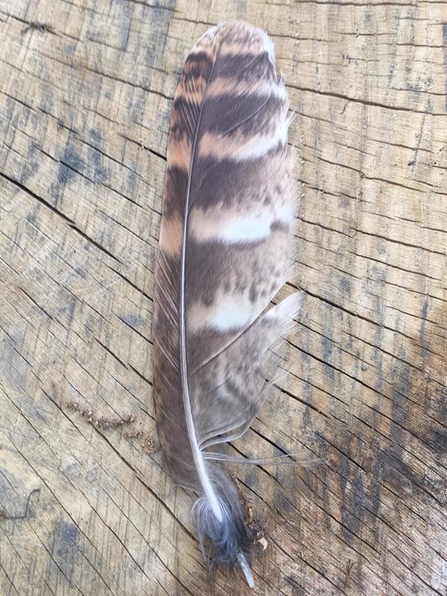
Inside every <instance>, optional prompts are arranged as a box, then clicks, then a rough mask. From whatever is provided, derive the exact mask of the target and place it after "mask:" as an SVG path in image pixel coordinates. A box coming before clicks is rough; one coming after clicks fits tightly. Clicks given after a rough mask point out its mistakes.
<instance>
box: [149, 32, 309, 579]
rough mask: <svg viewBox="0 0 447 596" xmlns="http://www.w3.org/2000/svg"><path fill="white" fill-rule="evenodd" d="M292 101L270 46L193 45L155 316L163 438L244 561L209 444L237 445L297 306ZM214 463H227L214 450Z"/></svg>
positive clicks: (199, 508) (224, 550)
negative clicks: (279, 297) (281, 296)
mask: <svg viewBox="0 0 447 596" xmlns="http://www.w3.org/2000/svg"><path fill="white" fill-rule="evenodd" d="M287 110H288V99H287V93H286V90H285V86H284V82H283V81H282V80H281V79H278V77H277V75H276V71H275V61H274V52H273V44H272V42H271V40H270V39H269V38H268V36H267V35H266V33H265V32H263V31H261V30H260V29H257V28H254V27H252V26H250V25H248V24H246V23H235V24H231V25H227V24H224V25H219V26H217V27H213V28H212V29H210V30H209V31H207V33H205V35H204V36H203V37H202V38H201V39H200V40H199V41H198V42H197V43H196V45H195V46H194V47H193V49H192V50H191V52H190V54H189V56H188V58H187V60H186V63H185V65H184V68H183V71H182V74H181V77H180V82H179V84H178V87H177V91H176V93H175V97H174V106H173V110H172V117H171V127H170V139H169V144H168V151H167V160H168V167H167V172H166V178H165V188H164V200H163V213H162V220H161V229H160V245H159V255H158V260H157V266H156V276H155V295H154V318H153V342H154V343H153V377H154V398H155V406H156V416H157V428H158V434H159V442H160V445H161V448H162V451H163V454H164V459H165V463H166V465H167V467H168V470H169V472H170V474H171V475H172V477H173V479H174V480H175V482H176V483H177V484H179V485H181V486H183V487H185V488H187V489H191V490H192V491H194V492H195V493H196V494H197V495H198V499H197V501H196V502H195V504H194V506H193V510H192V517H193V520H194V523H195V525H196V528H197V532H198V535H199V540H200V544H201V548H202V552H204V546H203V545H204V541H205V539H208V540H209V541H210V543H211V545H212V557H213V559H214V560H215V561H216V562H218V563H224V564H232V563H234V562H236V561H239V563H240V564H241V567H242V569H243V571H244V573H245V576H246V578H247V581H248V582H249V584H250V585H251V584H252V583H253V578H252V576H251V572H250V570H249V567H248V564H247V562H246V559H245V556H244V552H246V550H247V547H248V544H249V542H250V541H251V540H252V538H253V537H252V535H251V532H250V530H249V528H248V527H247V525H246V523H245V514H244V509H243V507H242V505H241V503H240V499H239V495H238V491H237V488H236V486H235V484H234V483H233V481H232V480H231V479H230V478H229V477H228V476H227V474H225V472H224V471H223V470H222V469H221V468H220V467H219V466H217V465H216V464H215V463H213V461H212V459H213V452H212V450H211V451H210V448H211V447H212V446H214V445H217V444H219V443H223V442H227V441H230V440H233V439H235V438H238V437H240V436H241V435H242V434H244V432H245V431H246V430H247V429H248V428H249V426H250V424H251V422H252V421H253V419H254V418H255V417H256V415H257V413H258V411H259V408H260V407H261V405H262V401H263V400H264V398H265V392H264V391H263V390H262V389H263V386H264V383H265V378H266V366H268V363H269V361H270V355H271V352H270V348H271V347H272V346H273V344H275V343H276V342H277V340H278V339H279V338H281V337H282V336H284V335H285V334H286V333H287V332H288V330H289V328H290V323H291V321H292V319H293V317H294V316H295V315H296V314H297V312H298V310H299V307H300V295H299V294H298V293H295V294H292V295H291V296H289V297H288V298H286V299H285V300H283V301H281V302H280V303H279V304H277V305H276V306H273V307H271V308H268V307H269V304H270V302H271V300H272V298H274V296H275V295H276V294H277V292H278V291H279V290H280V288H281V287H282V286H283V285H284V283H285V282H286V281H287V275H288V273H289V271H290V263H291V240H292V234H291V226H292V224H293V221H294V213H295V203H296V196H297V195H296V189H295V186H294V181H293V175H292V167H293V156H292V154H291V153H290V151H288V149H287V129H288V124H289V119H288V118H287ZM216 459H217V460H218V459H222V458H221V457H220V455H219V454H218V455H216Z"/></svg>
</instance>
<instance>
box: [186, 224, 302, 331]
mask: <svg viewBox="0 0 447 596" xmlns="http://www.w3.org/2000/svg"><path fill="white" fill-rule="evenodd" d="M289 248H290V236H289V233H288V231H286V232H283V231H281V230H276V231H272V232H271V234H270V236H269V237H268V239H266V240H264V241H263V242H259V243H257V244H256V245H253V244H240V245H226V244H223V243H207V244H198V243H196V242H194V241H193V240H192V239H190V241H189V250H188V255H187V259H188V261H187V265H188V267H189V271H190V276H189V279H188V286H187V323H188V325H190V326H191V327H190V329H191V330H194V332H195V333H197V332H198V331H199V329H200V328H202V327H206V326H207V324H209V322H210V317H213V316H215V315H216V313H217V312H219V306H220V305H221V303H222V301H225V300H226V299H231V300H234V302H235V304H236V303H237V302H239V304H240V307H241V308H242V305H244V308H246V309H247V313H248V312H253V313H255V312H256V310H257V309H259V310H261V311H262V310H263V309H264V308H265V307H266V306H267V303H268V300H269V299H270V297H273V296H272V294H273V293H276V291H278V290H279V288H280V287H281V285H282V284H283V283H284V278H283V275H284V272H283V271H282V270H281V269H280V268H278V267H277V263H278V261H279V262H281V261H282V260H283V258H284V255H285V254H288V251H289ZM199 264H200V266H199ZM270 280H273V281H270ZM255 281H256V284H257V288H258V297H257V298H258V299H257V301H256V302H252V300H251V297H252V296H251V297H250V287H251V286H252V284H253V283H254V282H255ZM227 288H228V290H227ZM272 288H273V289H272ZM262 291H267V292H268V298H267V299H266V298H264V297H262ZM204 294H206V295H207V301H208V302H209V300H210V297H211V296H212V297H213V300H212V303H211V307H206V306H205V304H204V301H203V298H202V297H203V295H204ZM189 317H191V319H189Z"/></svg>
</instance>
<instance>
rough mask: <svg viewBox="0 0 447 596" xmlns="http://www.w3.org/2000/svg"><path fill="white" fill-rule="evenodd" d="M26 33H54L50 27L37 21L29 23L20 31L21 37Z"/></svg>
mask: <svg viewBox="0 0 447 596" xmlns="http://www.w3.org/2000/svg"><path fill="white" fill-rule="evenodd" d="M28 31H38V32H39V33H53V34H56V31H55V30H54V29H53V27H52V26H51V25H48V24H47V23H38V22H37V21H31V22H30V23H29V24H28V25H27V26H26V27H24V28H23V29H22V35H25V33H27V32H28Z"/></svg>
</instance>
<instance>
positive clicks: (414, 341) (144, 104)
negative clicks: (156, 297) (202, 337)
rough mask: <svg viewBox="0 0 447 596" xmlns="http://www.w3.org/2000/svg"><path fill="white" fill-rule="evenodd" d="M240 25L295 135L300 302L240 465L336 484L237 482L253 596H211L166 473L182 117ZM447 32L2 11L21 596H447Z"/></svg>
mask: <svg viewBox="0 0 447 596" xmlns="http://www.w3.org/2000/svg"><path fill="white" fill-rule="evenodd" d="M150 2H153V4H152V5H151V4H150ZM234 18H240V19H244V20H247V21H250V22H251V23H253V24H256V25H259V26H261V27H264V28H265V29H267V30H268V32H269V33H270V35H271V37H272V38H273V41H274V42H275V45H276V53H277V65H278V70H279V71H280V72H281V73H282V74H283V75H284V77H285V80H286V84H287V88H288V90H289V95H290V99H291V109H292V110H294V112H295V119H294V120H293V123H292V126H291V132H290V143H291V144H292V145H294V146H296V147H297V150H298V153H299V155H300V161H299V163H298V164H297V168H296V176H297V178H298V179H299V180H300V181H301V183H302V197H301V203H300V208H299V216H298V219H297V225H296V235H297V244H298V251H297V257H296V276H295V285H296V286H297V287H300V288H301V289H302V290H303V292H304V294H305V301H304V308H303V311H302V313H301V314H300V316H299V318H298V320H299V325H298V329H297V331H296V333H295V334H294V335H293V336H292V337H291V340H290V350H289V353H288V356H287V362H286V363H285V365H284V368H286V369H287V370H288V373H286V374H284V375H283V376H281V377H280V378H279V380H278V382H277V386H276V387H275V388H274V389H273V391H272V395H271V396H270V398H269V400H268V401H267V403H266V404H265V406H264V407H263V409H262V411H261V413H260V416H259V418H258V419H257V420H256V421H255V423H254V424H253V427H252V429H251V430H250V431H249V432H248V433H247V435H246V437H245V438H244V440H242V441H239V443H238V444H237V445H235V446H234V448H232V449H233V451H234V452H236V450H237V451H238V452H240V453H243V454H244V455H250V456H257V457H267V456H270V455H277V454H279V453H284V452H286V453H298V454H302V455H303V457H304V458H307V459H312V458H313V459H316V458H318V459H319V460H321V461H320V463H318V464H316V463H314V464H313V465H309V466H307V467H301V466H294V467H290V466H277V467H274V466H273V467H272V466H269V467H266V466H260V467H255V466H240V467H237V466H232V468H231V471H232V473H233V474H234V476H235V478H236V481H237V483H238V485H239V487H240V489H241V492H242V493H243V494H244V496H245V498H246V501H247V508H248V509H249V510H250V511H252V512H253V518H254V520H255V521H256V522H257V524H258V527H259V528H260V535H261V536H262V540H261V541H260V542H259V543H258V544H257V545H256V546H255V548H254V554H253V557H252V559H251V565H252V567H253V572H254V576H255V582H256V587H255V590H254V592H252V591H250V590H249V588H248V586H246V585H245V583H244V580H243V578H242V577H241V574H240V572H239V571H237V570H236V572H235V573H225V572H224V571H222V570H220V569H218V570H213V571H212V578H211V581H210V580H209V577H208V570H207V568H206V565H205V563H204V562H203V560H202V557H201V554H200V550H199V548H198V545H197V541H196V538H195V535H194V530H193V527H192V525H191V523H190V519H189V511H190V505H191V502H192V498H191V495H190V494H187V493H186V492H185V491H183V490H180V489H175V487H174V486H173V483H172V481H171V480H170V478H169V477H168V476H167V475H166V474H165V472H164V470H163V467H162V460H161V456H160V454H159V453H157V452H153V451H154V449H153V447H154V441H155V440H156V433H155V426H154V410H153V401H152V394H151V393H152V391H151V390H152V386H151V378H152V375H151V315H152V306H153V304H152V292H153V272H154V259H155V255H156V250H157V242H158V234H159V223H160V206H161V198H162V188H163V177H164V170H165V166H166V159H165V154H166V144H167V134H168V126H169V116H170V110H171V107H172V97H173V93H174V89H175V86H176V83H177V80H178V76H179V73H180V70H181V68H182V65H183V62H184V59H185V57H186V55H187V53H188V51H189V49H190V48H191V46H192V44H193V43H194V42H195V41H196V39H197V38H198V37H199V36H200V35H201V34H202V33H203V32H204V31H205V30H206V29H207V28H208V26H210V25H214V24H216V23H217V22H219V21H222V20H225V19H234ZM446 21H447V10H446V4H445V2H442V1H439V0H438V1H435V0H433V1H424V0H408V1H406V2H404V1H396V2H395V3H393V2H389V1H385V0H383V2H382V1H380V0H373V1H371V2H363V0H359V1H358V2H357V1H356V2H353V1H348V0H346V2H344V1H343V0H340V1H337V2H335V1H332V0H328V1H327V2H326V1H324V0H321V1H317V0H308V1H303V2H294V1H293V0H290V1H289V2H277V3H269V2H268V1H264V0H246V1H245V2H240V1H238V0H227V1H225V0H216V1H214V0H210V1H209V2H202V1H200V0H178V1H175V0H158V2H157V0H149V2H145V1H139V0H109V1H106V0H78V1H75V2H67V1H65V0H37V1H34V2H28V1H25V0H2V1H1V3H0V47H1V51H0V116H1V118H0V141H1V144H0V184H1V188H0V409H1V417H0V508H1V511H2V519H1V521H0V594H1V595H2V596H23V595H26V596H28V595H32V596H47V595H55V596H71V595H75V594H76V595H83V596H91V595H94V596H102V595H113V596H128V595H129V596H130V595H132V596H133V595H138V596H141V595H144V594H147V595H148V596H149V595H150V596H158V595H165V596H166V595H168V596H174V595H183V594H186V595H192V596H205V595H209V594H212V595H216V596H218V595H222V596H224V595H225V596H228V595H235V594H237V595H244V594H246V595H248V594H252V593H255V594H260V595H274V596H276V595H280V596H283V595H284V596H289V595H305V594H309V595H316V594H335V595H337V594H347V595H359V594H365V595H367V596H375V595H377V596H380V595H392V596H394V595H401V596H410V595H414V594H418V595H423V596H430V595H446V594H447V514H446V504H447V480H446V478H447V474H446V473H447V470H446V467H447V456H446V453H447V449H446V448H447V381H446V378H447V363H446V360H445V354H446V350H447V339H446V338H447V315H446V307H447V247H446V245H447V184H446V182H447V178H446V166H447V148H446V142H447V118H446V109H447V99H446V91H447V77H446V72H447V64H446V62H447V24H445V22H446ZM297 200H298V197H297ZM289 291H290V288H289ZM34 489H39V490H38V491H37V492H34V493H33V494H31V496H30V498H29V504H28V507H27V500H28V496H29V495H30V493H31V492H32V491H33V490H34ZM25 513H26V515H25ZM264 547H266V548H265V550H263V549H264Z"/></svg>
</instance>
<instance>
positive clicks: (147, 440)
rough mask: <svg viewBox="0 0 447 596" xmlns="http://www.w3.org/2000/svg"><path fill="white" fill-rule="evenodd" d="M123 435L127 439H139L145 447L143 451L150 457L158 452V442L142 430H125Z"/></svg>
mask: <svg viewBox="0 0 447 596" xmlns="http://www.w3.org/2000/svg"><path fill="white" fill-rule="evenodd" d="M123 434H124V436H125V437H126V439H138V440H139V441H140V443H141V446H142V447H143V451H145V452H146V453H149V455H152V453H155V452H156V451H158V444H157V442H156V441H154V439H151V437H149V435H147V434H146V433H144V432H143V431H142V430H125V431H124V433H123Z"/></svg>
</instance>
